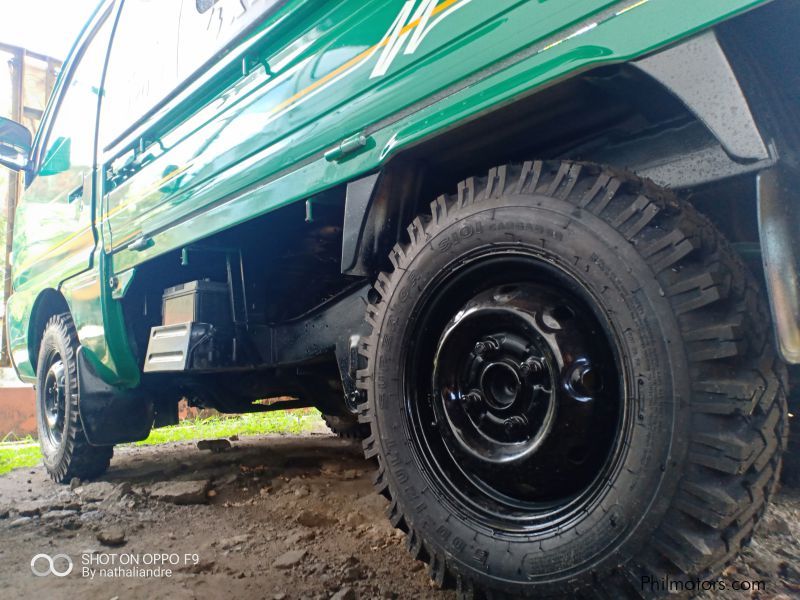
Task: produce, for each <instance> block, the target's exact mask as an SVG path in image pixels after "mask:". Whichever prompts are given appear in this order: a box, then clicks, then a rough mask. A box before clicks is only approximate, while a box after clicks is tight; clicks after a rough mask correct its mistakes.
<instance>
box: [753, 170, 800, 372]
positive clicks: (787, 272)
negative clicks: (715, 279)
mask: <svg viewBox="0 0 800 600" xmlns="http://www.w3.org/2000/svg"><path fill="white" fill-rule="evenodd" d="M798 183H800V178H798V177H797V176H796V175H792V174H791V173H789V172H788V171H784V170H781V169H779V168H774V169H770V170H768V171H764V172H762V173H761V174H760V175H759V176H758V227H759V234H760V237H761V253H762V259H763V262H764V275H765V277H766V280H767V290H768V291H769V297H770V304H771V307H772V320H773V323H774V324H775V334H776V338H777V341H778V349H779V350H780V353H781V356H782V357H783V359H784V360H785V361H786V362H789V363H793V364H800V278H799V277H798V273H800V249H799V248H798V245H797V239H798V236H800V217H798V213H797V208H796V198H797V190H798Z"/></svg>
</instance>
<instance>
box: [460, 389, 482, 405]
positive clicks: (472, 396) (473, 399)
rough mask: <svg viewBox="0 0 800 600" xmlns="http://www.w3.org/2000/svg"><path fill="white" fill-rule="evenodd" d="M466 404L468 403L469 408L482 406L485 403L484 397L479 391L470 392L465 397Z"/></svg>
mask: <svg viewBox="0 0 800 600" xmlns="http://www.w3.org/2000/svg"><path fill="white" fill-rule="evenodd" d="M464 402H466V403H467V405H469V406H475V405H476V404H481V403H482V402H483V396H481V393H480V392H477V391H473V392H469V393H468V394H466V395H465V396H464Z"/></svg>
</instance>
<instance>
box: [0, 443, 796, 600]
mask: <svg viewBox="0 0 800 600" xmlns="http://www.w3.org/2000/svg"><path fill="white" fill-rule="evenodd" d="M232 446H233V447H232V448H230V449H228V450H225V451H222V452H219V453H214V452H210V451H207V450H206V451H203V450H199V449H198V448H197V445H196V444H195V443H179V444H170V445H166V446H148V447H125V448H122V449H119V450H118V451H117V454H116V456H115V458H114V460H113V462H112V466H111V469H110V470H109V472H108V474H107V475H106V476H105V477H103V479H102V481H99V482H93V483H88V484H80V485H78V482H73V485H72V486H58V485H55V484H53V483H51V482H50V481H49V480H48V479H47V478H46V476H45V473H44V470H43V468H42V467H36V468H33V469H23V470H18V471H14V472H12V473H10V474H8V475H7V476H4V477H2V478H0V516H2V519H0V589H2V592H0V595H2V597H5V598H37V599H38V598H81V599H94V598H98V599H106V600H109V599H113V598H117V599H119V600H122V599H127V598H170V599H176V600H179V599H182V598H223V597H227V598H237V597H238V598H267V599H275V600H280V599H298V598H320V599H323V598H324V599H328V598H336V600H345V599H350V600H352V599H355V598H402V599H406V598H408V599H411V598H414V599H417V598H435V599H441V600H445V599H450V598H454V595H453V594H452V593H451V592H447V593H445V592H440V591H438V590H435V589H434V588H432V587H431V585H430V584H429V581H428V577H427V574H426V569H425V568H424V566H423V565H422V564H420V563H416V562H415V561H413V560H412V559H411V558H410V557H409V556H408V555H407V553H406V551H405V548H404V542H403V539H402V538H401V536H400V535H399V534H398V533H396V532H395V531H394V530H392V528H391V527H390V526H389V524H388V522H387V520H386V518H385V517H384V509H385V504H386V503H385V501H384V500H383V499H382V498H380V497H378V496H377V495H376V494H374V493H373V491H372V486H371V471H372V467H371V465H370V464H369V463H367V462H366V461H365V460H364V459H363V458H362V455H361V451H360V449H359V447H358V445H356V444H353V443H350V442H346V441H341V440H338V439H336V438H334V437H331V436H329V435H321V434H320V435H304V436H298V437H281V436H265V437H257V438H243V439H242V440H235V441H233V442H232ZM196 502H200V504H195V503H196ZM182 503H186V504H182ZM40 553H45V554H48V555H50V556H52V557H55V555H57V554H65V555H67V556H68V557H69V558H70V559H71V560H72V562H73V570H72V572H71V573H69V575H66V576H64V577H56V576H53V575H52V574H51V575H46V576H41V577H37V576H34V575H33V573H32V572H31V560H32V558H33V557H34V556H35V555H37V554H40ZM137 561H138V565H137V564H136V562H137ZM54 565H55V569H56V570H57V571H59V572H64V571H66V570H67V568H68V566H69V565H68V563H67V561H66V559H65V558H64V557H59V558H55V562H54ZM35 566H36V569H37V570H39V571H40V572H41V571H47V569H48V567H49V563H48V562H47V558H43V557H40V558H39V559H37V562H36V565H35ZM157 566H158V567H161V570H160V571H155V570H154V569H155V567H157ZM134 568H135V569H138V571H134ZM167 568H168V569H169V570H170V573H169V574H167V573H166V569H167ZM121 569H122V571H121ZM726 575H727V581H730V582H732V581H733V580H762V581H765V583H766V586H767V590H766V592H761V593H757V594H752V593H751V592H749V591H748V592H732V591H727V592H725V593H722V594H720V593H718V594H713V595H710V594H706V596H705V597H706V598H723V599H732V600H733V599H736V600H738V599H744V598H747V599H750V598H762V599H765V600H766V599H770V598H772V599H776V600H777V599H778V598H780V599H781V600H785V599H786V598H800V489H794V488H784V489H783V490H782V491H781V493H780V494H779V496H778V497H777V498H776V500H775V502H774V503H773V506H772V508H771V509H770V512H769V513H768V515H767V517H766V519H765V520H764V523H763V526H762V527H761V529H760V532H759V534H758V535H757V536H756V538H755V540H754V542H753V545H752V546H751V548H750V549H748V550H747V551H746V552H745V553H744V555H743V557H742V558H741V559H740V560H739V561H738V562H737V563H736V565H735V567H734V568H731V569H729V570H728V572H727V573H726Z"/></svg>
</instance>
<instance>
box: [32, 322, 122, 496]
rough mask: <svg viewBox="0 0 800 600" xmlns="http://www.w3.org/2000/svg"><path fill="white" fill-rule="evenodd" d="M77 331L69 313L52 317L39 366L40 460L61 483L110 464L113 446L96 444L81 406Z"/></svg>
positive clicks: (98, 472) (96, 472) (87, 475)
mask: <svg viewBox="0 0 800 600" xmlns="http://www.w3.org/2000/svg"><path fill="white" fill-rule="evenodd" d="M77 350H78V334H77V333H76V331H75V324H74V323H73V321H72V317H71V316H70V315H69V314H68V313H64V314H61V315H56V316H54V317H52V318H51V319H50V321H48V323H47V326H46V327H45V330H44V334H43V335H42V341H41V345H40V348H39V360H38V363H37V368H36V420H37V425H38V432H39V446H40V448H41V450H42V462H43V463H44V467H45V469H46V470H47V473H48V475H50V477H51V479H53V480H54V481H55V482H57V483H68V482H69V481H70V480H71V479H72V478H73V477H79V478H81V479H92V478H94V477H97V476H98V475H101V474H102V473H104V472H105V471H106V469H108V465H109V463H110V461H111V456H112V455H113V452H114V451H113V447H112V446H92V445H90V444H89V442H88V440H87V439H86V435H85V434H84V433H83V426H82V425H81V420H80V414H79V412H78V366H77V362H76V354H77Z"/></svg>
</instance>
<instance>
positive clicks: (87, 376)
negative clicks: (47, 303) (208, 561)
mask: <svg viewBox="0 0 800 600" xmlns="http://www.w3.org/2000/svg"><path fill="white" fill-rule="evenodd" d="M78 407H79V411H80V417H81V423H82V424H83V431H84V433H85V434H86V439H87V440H88V441H89V443H90V444H92V445H93V446H111V445H113V444H123V443H126V442H138V441H139V440H143V439H145V438H146V437H147V436H148V435H149V434H150V429H151V427H152V426H153V418H154V408H153V400H152V397H151V395H150V394H148V393H147V392H146V391H144V390H142V389H140V388H139V389H135V390H124V389H120V388H117V387H114V386H112V385H109V384H107V383H106V382H105V381H103V380H102V379H101V378H100V377H99V376H98V375H97V373H96V372H95V370H94V368H93V367H92V365H91V363H90V362H89V361H88V360H87V359H86V351H85V349H84V348H83V347H81V348H78Z"/></svg>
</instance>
